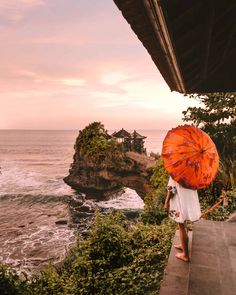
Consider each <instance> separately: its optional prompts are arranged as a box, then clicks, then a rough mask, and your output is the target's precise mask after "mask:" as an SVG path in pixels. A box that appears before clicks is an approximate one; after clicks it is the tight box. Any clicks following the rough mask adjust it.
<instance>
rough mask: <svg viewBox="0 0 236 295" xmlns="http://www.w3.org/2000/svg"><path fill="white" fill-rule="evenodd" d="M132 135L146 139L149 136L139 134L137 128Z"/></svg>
mask: <svg viewBox="0 0 236 295" xmlns="http://www.w3.org/2000/svg"><path fill="white" fill-rule="evenodd" d="M132 137H133V138H135V139H145V138H147V137H146V136H143V135H141V134H139V133H138V132H137V131H136V130H134V132H133V133H132Z"/></svg>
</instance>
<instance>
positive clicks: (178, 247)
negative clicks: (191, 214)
mask: <svg viewBox="0 0 236 295" xmlns="http://www.w3.org/2000/svg"><path fill="white" fill-rule="evenodd" d="M184 227H185V231H186V235H187V237H188V225H187V221H185V222H184ZM174 247H175V248H176V249H178V250H181V251H183V246H182V243H180V244H175V245H174Z"/></svg>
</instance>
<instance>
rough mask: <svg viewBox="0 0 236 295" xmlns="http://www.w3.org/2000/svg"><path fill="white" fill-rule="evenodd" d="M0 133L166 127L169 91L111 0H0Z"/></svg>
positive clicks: (173, 100)
mask: <svg viewBox="0 0 236 295" xmlns="http://www.w3.org/2000/svg"><path fill="white" fill-rule="evenodd" d="M0 42H1V49H0V52H1V54H0V65H1V68H0V69H1V70H0V92H1V94H0V129H78V128H83V127H84V126H85V125H87V124H88V123H89V122H92V121H95V120H96V121H102V122H103V123H104V124H105V126H106V128H107V129H117V128H121V127H124V128H127V129H132V128H135V129H168V128H170V127H174V126H176V125H178V124H179V123H181V118H182V111H183V110H185V109H186V108H187V107H188V106H189V105H194V104H196V102H195V101H191V100H190V99H189V98H187V97H184V96H183V95H181V94H178V93H174V92H173V93H171V91H170V90H169V88H168V86H167V84H166V83H165V81H164V80H163V78H162V76H161V74H160V73H159V71H158V69H157V68H156V66H155V65H154V63H153V62H152V60H151V58H150V56H149V54H148V53H147V51H146V49H145V48H144V47H143V46H142V44H141V42H140V41H139V40H138V39H137V37H136V35H135V34H134V33H133V31H132V30H131V28H130V26H129V25H128V23H127V22H126V21H125V19H124V18H123V16H122V15H121V13H120V11H119V10H118V8H117V7H116V6H115V4H114V2H113V1H112V0H100V1H97V0H89V1H87V0H0Z"/></svg>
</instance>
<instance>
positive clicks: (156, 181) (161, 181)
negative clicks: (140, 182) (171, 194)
mask: <svg viewBox="0 0 236 295" xmlns="http://www.w3.org/2000/svg"><path fill="white" fill-rule="evenodd" d="M168 178H169V176H168V173H167V172H166V170H165V167H164V163H163V160H162V159H161V158H160V159H159V160H158V161H157V163H156V166H155V168H154V170H153V174H152V176H151V179H150V182H151V184H152V186H153V188H154V189H153V191H152V192H151V193H149V194H148V195H147V196H146V197H145V206H144V211H143V213H142V220H143V222H144V223H150V224H160V223H161V221H162V220H163V219H164V218H165V217H167V214H166V213H165V212H164V203H165V198H166V193H167V190H166V187H167V182H168Z"/></svg>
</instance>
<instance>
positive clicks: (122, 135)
mask: <svg viewBox="0 0 236 295" xmlns="http://www.w3.org/2000/svg"><path fill="white" fill-rule="evenodd" d="M112 136H114V137H116V138H127V137H131V134H130V133H129V132H128V131H126V130H125V129H123V128H122V129H121V130H120V131H117V132H114V133H113V134H112Z"/></svg>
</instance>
